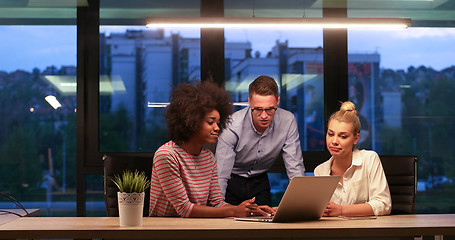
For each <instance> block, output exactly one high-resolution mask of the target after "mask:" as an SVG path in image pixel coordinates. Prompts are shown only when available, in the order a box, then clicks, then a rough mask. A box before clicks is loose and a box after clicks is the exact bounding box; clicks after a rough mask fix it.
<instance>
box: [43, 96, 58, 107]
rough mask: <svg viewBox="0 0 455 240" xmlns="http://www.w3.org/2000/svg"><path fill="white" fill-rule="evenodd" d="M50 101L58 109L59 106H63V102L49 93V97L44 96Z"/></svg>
mask: <svg viewBox="0 0 455 240" xmlns="http://www.w3.org/2000/svg"><path fill="white" fill-rule="evenodd" d="M44 99H45V100H46V101H47V102H48V103H49V105H51V106H52V107H53V108H54V109H57V108H59V107H61V106H62V104H60V103H59V102H58V100H57V98H56V97H55V96H52V95H49V96H47V97H45V98H44Z"/></svg>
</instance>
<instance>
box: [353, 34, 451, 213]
mask: <svg viewBox="0 0 455 240" xmlns="http://www.w3.org/2000/svg"><path fill="white" fill-rule="evenodd" d="M454 40H455V30H454V29H453V28H409V29H407V30H400V31H396V30H395V31H387V30H381V31H348V50H349V97H350V99H351V101H353V102H355V103H356V105H357V108H358V110H360V115H361V120H362V131H361V140H360V144H359V147H361V148H366V149H373V150H375V151H376V152H378V153H379V154H384V155H416V156H417V157H418V184H417V190H418V193H417V201H416V202H417V205H416V212H417V213H448V212H451V213H453V212H455V203H454V202H453V199H452V198H453V195H454V193H455V183H454V181H455V167H454V166H455V164H454V163H455V158H454V151H455V150H454V149H453V147H452V146H453V145H454V144H455V142H454V141H455V139H454V138H453V136H452V135H451V133H452V132H453V131H455V118H454V113H455V105H454V104H453V101H452V95H453V93H454V91H455V62H454V61H453V60H454V59H455V45H454V44H453V42H454Z"/></svg>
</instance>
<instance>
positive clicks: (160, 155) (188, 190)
mask: <svg viewBox="0 0 455 240" xmlns="http://www.w3.org/2000/svg"><path fill="white" fill-rule="evenodd" d="M194 204H198V205H208V206H214V207H220V206H223V205H225V204H226V203H225V202H224V200H223V197H222V195H221V190H220V187H219V184H218V176H217V170H216V161H215V158H214V156H213V154H212V152H210V151H209V150H207V149H203V150H202V151H201V153H200V154H199V155H198V156H194V155H190V154H188V153H186V152H185V151H184V150H183V149H182V148H180V147H179V146H178V145H177V144H175V143H174V142H172V141H170V142H168V143H166V144H165V145H163V146H161V147H160V148H159V149H158V150H157V151H156V153H155V156H154V160H153V168H152V180H151V187H150V209H149V210H150V216H182V217H189V216H190V214H191V211H192V210H193V207H194Z"/></svg>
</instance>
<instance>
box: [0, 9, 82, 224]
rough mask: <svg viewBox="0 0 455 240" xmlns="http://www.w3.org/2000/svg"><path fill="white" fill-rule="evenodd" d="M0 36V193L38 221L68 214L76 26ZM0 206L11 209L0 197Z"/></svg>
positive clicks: (21, 28)
mask: <svg viewBox="0 0 455 240" xmlns="http://www.w3.org/2000/svg"><path fill="white" fill-rule="evenodd" d="M73 12H74V11H73ZM0 33H1V34H0V52H1V53H2V58H1V59H0V106H1V107H0V116H1V117H0V125H1V126H2V131H0V175H1V176H2V181H0V192H1V193H3V194H7V195H10V196H12V197H14V198H15V199H17V200H18V201H19V202H20V203H21V204H22V205H23V206H24V207H26V208H39V209H40V210H41V216H75V212H76V204H75V201H76V190H75V189H76V27H75V26H74V25H68V26H51V25H40V26H33V25H0ZM1 208H3V209H4V208H14V205H13V204H12V203H11V202H10V201H9V200H8V199H7V198H3V197H2V198H0V209H1Z"/></svg>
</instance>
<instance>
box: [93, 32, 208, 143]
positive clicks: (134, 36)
mask: <svg viewBox="0 0 455 240" xmlns="http://www.w3.org/2000/svg"><path fill="white" fill-rule="evenodd" d="M100 36H101V37H100V41H101V42H100V46H101V48H100V52H101V57H100V69H102V71H101V76H100V152H154V151H155V150H156V149H158V147H160V146H161V145H162V144H164V143H165V142H166V141H167V139H168V137H167V129H166V120H165V118H164V109H165V107H166V106H167V104H168V103H169V93H170V91H171V87H172V86H173V85H177V84H179V83H182V82H192V81H194V80H200V78H201V77H200V37H199V29H197V30H190V31H188V30H186V31H182V32H179V31H178V30H172V31H169V30H163V29H145V27H143V26H129V27H128V26H102V27H101V28H100Z"/></svg>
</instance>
